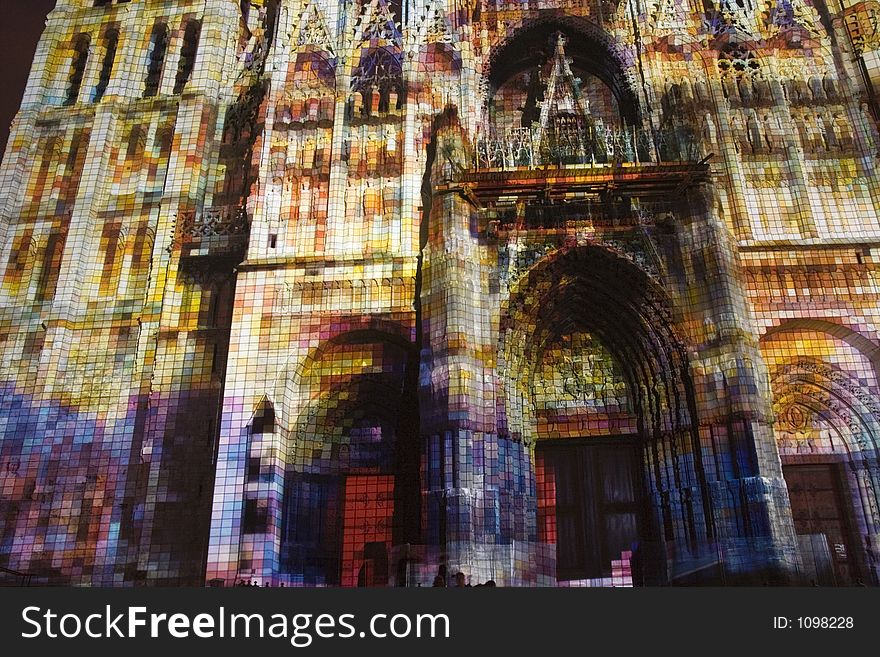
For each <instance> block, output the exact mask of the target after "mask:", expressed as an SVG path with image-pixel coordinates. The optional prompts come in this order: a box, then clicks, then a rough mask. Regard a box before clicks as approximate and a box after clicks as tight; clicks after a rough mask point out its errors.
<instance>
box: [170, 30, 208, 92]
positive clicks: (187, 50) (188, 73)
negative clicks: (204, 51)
mask: <svg viewBox="0 0 880 657" xmlns="http://www.w3.org/2000/svg"><path fill="white" fill-rule="evenodd" d="M201 31H202V24H201V22H199V21H196V20H192V21H189V22H188V23H187V24H186V31H185V32H184V35H183V45H182V46H181V48H180V64H178V66H177V78H176V79H175V81H174V93H175V94H179V93H182V92H183V89H184V87H186V83H187V82H189V79H190V77H192V72H193V68H195V65H196V55H197V54H198V51H199V36H200V35H201Z"/></svg>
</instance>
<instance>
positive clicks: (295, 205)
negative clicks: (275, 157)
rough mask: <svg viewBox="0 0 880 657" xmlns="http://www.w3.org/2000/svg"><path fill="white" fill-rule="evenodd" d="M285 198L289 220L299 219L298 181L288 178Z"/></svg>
mask: <svg viewBox="0 0 880 657" xmlns="http://www.w3.org/2000/svg"><path fill="white" fill-rule="evenodd" d="M285 196H286V197H287V199H286V200H287V207H289V208H290V220H291V221H296V220H297V219H299V203H300V185H299V180H297V179H296V178H290V179H289V180H288V181H287V185H286V189H285Z"/></svg>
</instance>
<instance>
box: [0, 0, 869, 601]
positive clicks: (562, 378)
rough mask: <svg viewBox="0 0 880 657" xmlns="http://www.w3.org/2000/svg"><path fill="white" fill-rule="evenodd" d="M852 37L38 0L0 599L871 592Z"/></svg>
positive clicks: (640, 17)
mask: <svg viewBox="0 0 880 657" xmlns="http://www.w3.org/2000/svg"><path fill="white" fill-rule="evenodd" d="M878 11H880V5H878V4H877V3H876V2H873V1H869V2H859V3H852V2H850V0H843V3H830V4H829V3H826V1H825V0H767V1H766V2H753V1H752V0H707V1H706V2H704V3H699V2H693V1H691V2H688V1H686V0H626V1H620V2H617V1H616V0H610V1H608V0H595V1H594V0H584V1H579V0H534V1H532V0H528V1H522V2H505V1H503V0H498V1H497V2H496V1H495V0H475V1H474V0H465V1H460V0H404V1H403V2H402V3H401V2H399V1H397V2H395V1H393V0H391V1H388V0H345V1H344V2H337V1H336V0H259V1H258V0H251V2H239V1H238V0H132V1H130V2H125V1H112V0H104V1H100V0H99V1H97V2H96V1H95V0H59V1H58V6H57V8H56V9H55V10H54V11H53V12H52V13H51V14H50V16H49V19H48V23H47V29H46V32H45V34H44V37H43V39H42V41H41V43H40V45H39V48H38V51H37V56H36V59H35V62H34V67H33V70H32V74H31V78H30V82H29V86H28V88H27V91H26V93H25V97H24V100H23V103H22V108H21V112H20V113H19V115H18V117H17V119H16V121H15V123H14V124H13V129H12V133H11V137H10V142H9V146H8V148H7V152H6V154H5V157H4V159H3V164H2V168H0V217H2V224H0V231H2V240H0V275H2V288H0V386H2V388H0V567H2V568H4V569H6V570H8V571H9V572H8V573H7V576H8V577H11V578H15V577H30V578H31V581H34V582H37V583H67V584H94V585H106V586H110V585H113V586H128V585H143V584H171V585H176V584H190V585H192V584H195V585H199V584H204V583H206V582H207V583H212V584H222V585H231V584H234V583H236V582H241V581H243V580H245V581H248V582H250V581H257V582H259V583H260V584H270V585H275V586H277V585H281V584H283V585H285V586H302V585H304V586H325V585H330V586H373V585H387V584H393V585H411V586H415V585H422V586H428V585H430V584H431V582H432V581H433V580H434V577H435V575H436V574H437V573H438V570H439V569H440V568H441V567H445V568H446V570H447V572H448V573H449V574H452V573H456V572H459V571H460V572H463V573H465V574H466V576H467V578H468V579H469V580H470V581H471V582H473V583H474V584H476V583H477V582H484V581H486V580H489V579H494V580H495V581H496V582H498V583H499V584H502V585H552V586H556V585H560V586H628V585H663V584H693V583H715V584H722V583H727V584H749V583H750V584H759V583H770V584H786V583H795V582H802V583H804V582H809V581H810V580H813V581H815V582H816V583H818V584H822V585H831V584H837V585H847V584H854V583H857V582H859V581H861V582H864V583H866V584H876V583H877V582H878V574H880V564H878V561H877V559H880V552H878V550H880V506H878V496H880V469H878V460H877V445H878V441H880V398H878V393H880V379H878V376H880V369H878V367H880V325H878V322H880V305H878V295H880V280H878V265H877V261H878V258H880V255H878V251H877V249H878V248H880V216H878V207H880V204H878V196H880V187H878V179H877V176H876V175H875V173H874V171H875V166H876V158H877V156H878V147H880V141H878V135H877V124H876V122H875V118H876V116H877V111H878V107H877V104H876V99H875V88H877V87H876V85H877V84H880V37H878V36H877V35H876V34H875V29H876V26H875V23H876V16H877V15H878Z"/></svg>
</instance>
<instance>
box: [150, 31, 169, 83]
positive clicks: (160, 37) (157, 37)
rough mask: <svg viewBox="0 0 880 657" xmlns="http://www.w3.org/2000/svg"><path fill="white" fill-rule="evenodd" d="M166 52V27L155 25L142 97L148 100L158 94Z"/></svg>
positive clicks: (151, 36) (151, 37)
mask: <svg viewBox="0 0 880 657" xmlns="http://www.w3.org/2000/svg"><path fill="white" fill-rule="evenodd" d="M167 51H168V26H167V25H166V24H165V23H156V25H155V26H154V27H153V33H152V34H151V35H150V51H149V55H148V62H149V63H148V64H147V79H146V82H145V84H144V97H145V98H149V97H151V96H155V95H156V94H158V93H159V86H160V85H161V84H162V69H163V68H164V66H165V54H166V53H167Z"/></svg>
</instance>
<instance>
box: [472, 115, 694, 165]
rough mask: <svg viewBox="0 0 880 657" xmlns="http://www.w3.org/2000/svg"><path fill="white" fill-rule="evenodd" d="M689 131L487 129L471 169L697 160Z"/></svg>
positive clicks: (602, 127) (597, 126) (599, 127)
mask: <svg viewBox="0 0 880 657" xmlns="http://www.w3.org/2000/svg"><path fill="white" fill-rule="evenodd" d="M699 159H700V158H699V157H698V150H697V148H696V144H695V140H694V138H693V133H692V131H691V130H690V129H689V128H686V127H669V128H664V129H660V130H654V131H651V132H648V131H645V130H643V129H640V128H636V127H635V126H608V125H604V124H603V123H602V122H601V121H596V122H595V123H593V124H591V125H588V126H577V125H564V126H555V127H551V128H548V129H544V130H541V129H540V128H535V127H533V128H508V129H506V130H501V131H498V130H490V131H489V132H488V133H484V134H480V135H478V136H477V138H476V140H475V143H474V168H476V169H477V170H480V169H508V168H519V167H538V166H566V165H597V164H610V165H614V164H622V163H633V164H642V163H650V162H663V161H667V162H670V161H677V162H681V161H696V160H699Z"/></svg>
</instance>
